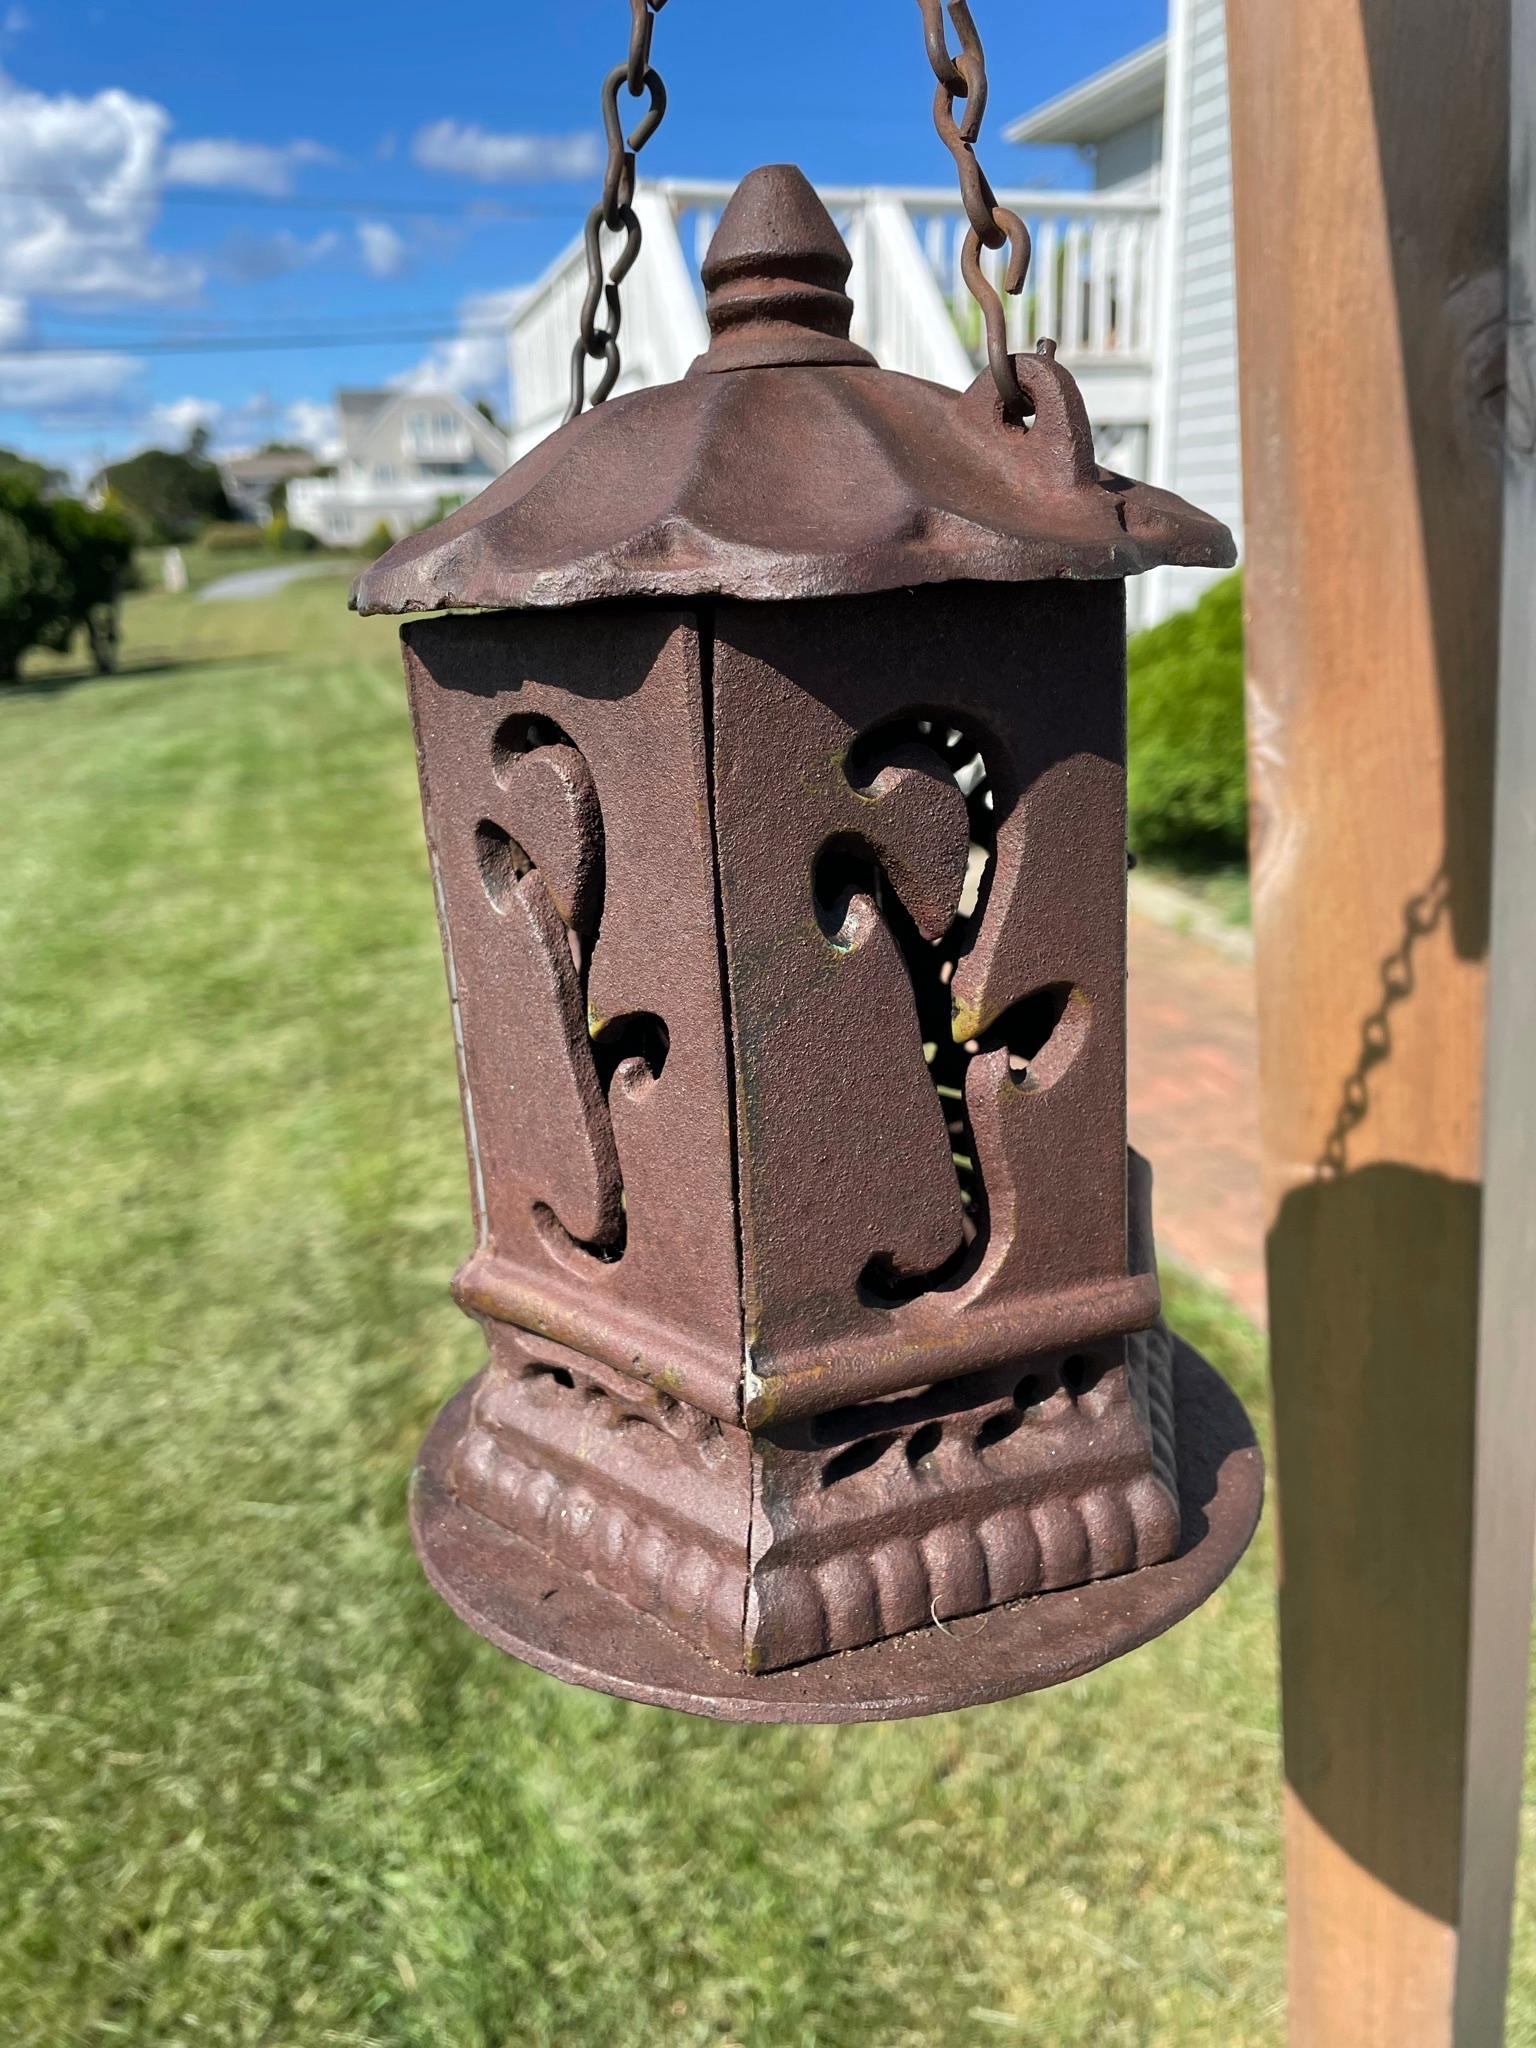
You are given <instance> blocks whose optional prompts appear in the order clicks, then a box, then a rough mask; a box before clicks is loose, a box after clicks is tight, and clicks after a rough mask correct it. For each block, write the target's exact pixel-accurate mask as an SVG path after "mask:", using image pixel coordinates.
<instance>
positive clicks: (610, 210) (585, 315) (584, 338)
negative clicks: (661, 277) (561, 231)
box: [565, 0, 667, 423]
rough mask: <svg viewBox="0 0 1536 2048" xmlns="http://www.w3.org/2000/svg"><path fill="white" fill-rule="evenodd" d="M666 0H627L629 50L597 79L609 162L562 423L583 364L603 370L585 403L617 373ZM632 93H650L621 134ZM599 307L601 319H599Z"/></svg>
mask: <svg viewBox="0 0 1536 2048" xmlns="http://www.w3.org/2000/svg"><path fill="white" fill-rule="evenodd" d="M666 4H667V0H629V6H630V14H631V17H632V18H631V21H630V28H629V56H628V57H627V58H626V60H625V61H624V63H622V64H616V65H615V66H614V68H613V69H612V71H610V72H609V74H608V76H607V77H606V78H605V79H604V80H603V128H604V131H605V132H606V134H607V137H608V168H607V171H606V173H605V174H604V177H603V196H602V198H601V199H599V201H598V202H597V204H596V206H594V207H593V209H592V211H591V212H590V213H589V214H588V215H587V232H586V245H587V295H586V298H585V299H584V300H583V301H582V307H581V332H580V335H579V336H578V338H577V342H576V346H575V348H574V349H573V350H572V352H571V402H570V405H569V406H568V407H567V408H566V414H565V417H566V421H567V423H569V422H570V421H571V420H573V419H575V418H576V417H577V415H578V414H579V413H580V412H581V410H582V407H583V406H584V405H586V404H587V403H588V402H589V401H588V399H587V364H588V362H589V361H590V362H600V363H602V365H603V374H602V376H601V377H600V378H599V379H598V383H597V389H596V390H595V391H594V392H593V393H592V397H591V400H590V403H591V404H593V405H601V404H602V402H603V400H604V399H605V398H607V396H608V395H609V393H610V392H611V391H612V390H613V387H614V385H615V384H616V383H617V382H618V380H619V325H620V321H621V319H622V317H623V309H622V307H621V306H620V304H619V286H620V285H621V284H622V283H623V282H624V280H625V278H626V277H628V275H629V273H630V271H631V270H633V269H634V267H635V258H636V257H637V256H638V255H639V254H640V222H639V219H638V217H637V216H636V213H635V158H636V157H637V156H638V155H639V153H640V151H641V150H642V149H644V147H645V145H646V144H647V143H648V142H649V141H650V139H651V137H652V136H653V135H654V134H655V133H656V130H657V129H658V128H659V127H660V126H661V117H662V115H663V114H665V112H666V111H667V89H666V87H665V86H664V85H663V84H662V82H661V75H660V73H659V72H657V71H656V70H654V69H653V68H652V65H651V34H652V31H653V30H654V28H655V26H656V16H657V15H658V14H659V13H660V12H661V10H662V8H663V7H665V6H666ZM621 88H623V89H626V90H627V91H628V92H629V94H630V95H631V97H632V98H634V99H641V98H644V97H647V96H648V97H649V99H650V105H649V106H648V107H647V108H646V110H645V112H644V113H643V114H642V115H641V117H640V119H639V121H638V123H637V124H636V125H635V127H634V128H632V129H631V130H630V132H629V134H628V135H626V134H625V133H624V122H623V118H622V116H621V115H620V113H619V92H620V89H621ZM604 228H606V229H607V230H608V232H609V234H611V235H619V234H622V235H623V237H624V246H623V248H622V249H621V250H620V251H619V253H618V256H617V257H616V258H615V260H614V262H613V265H612V267H611V268H609V269H608V270H607V272H606V274H605V271H604V265H603V230H604ZM599 308H601V309H602V310H603V315H604V317H603V320H602V322H601V324H599V321H598V311H599Z"/></svg>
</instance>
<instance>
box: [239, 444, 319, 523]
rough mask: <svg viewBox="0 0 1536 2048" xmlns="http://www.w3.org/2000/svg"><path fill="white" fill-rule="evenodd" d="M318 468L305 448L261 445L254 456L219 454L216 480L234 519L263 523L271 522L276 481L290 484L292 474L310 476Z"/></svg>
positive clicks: (317, 461)
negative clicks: (222, 490) (259, 450)
mask: <svg viewBox="0 0 1536 2048" xmlns="http://www.w3.org/2000/svg"><path fill="white" fill-rule="evenodd" d="M319 467H320V462H319V458H318V456H314V455H311V454H310V453H309V451H308V450H307V449H304V448H265V449H263V450H262V451H261V453H260V454H258V455H226V456H224V457H222V458H221V460H220V462H219V481H220V483H222V484H223V486H224V495H225V497H226V498H228V500H229V502H230V505H231V507H232V508H233V510H234V513H235V516H236V518H237V519H249V520H252V521H254V523H255V524H256V525H258V526H266V525H268V524H269V523H270V522H271V518H272V498H273V494H274V492H275V491H276V490H277V488H278V486H279V484H290V483H292V482H293V480H294V478H295V477H301V476H313V475H314V473H315V471H316V470H317V469H318V468H319Z"/></svg>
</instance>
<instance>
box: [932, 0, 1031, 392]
mask: <svg viewBox="0 0 1536 2048" xmlns="http://www.w3.org/2000/svg"><path fill="white" fill-rule="evenodd" d="M917 4H918V6H919V7H920V8H921V9H922V11H923V35H924V38H925V39H926V41H927V44H928V62H929V63H930V64H931V65H932V66H933V75H934V77H935V78H936V79H937V80H938V82H939V83H938V90H937V91H936V92H935V94H934V98H933V121H934V126H935V127H936V128H937V129H938V131H939V139H940V141H941V142H942V143H943V144H944V147H945V148H946V149H947V150H948V151H949V153H950V155H951V156H952V157H953V158H954V160H955V168H956V169H957V170H958V171H959V173H960V197H961V200H962V201H963V203H964V206H965V217H966V219H967V221H969V223H970V232H969V233H968V234H967V235H966V238H965V247H964V248H963V250H962V251H961V254H960V274H961V276H962V277H963V278H964V279H965V282H966V284H967V286H968V287H969V289H970V294H971V297H972V298H973V299H974V300H975V301H976V303H977V305H978V306H979V307H980V308H981V317H982V319H983V320H984V321H985V322H986V329H987V361H988V363H989V364H990V365H991V369H992V381H993V383H994V384H996V386H997V395H998V397H999V398H1001V400H1002V401H1003V410H1004V412H1005V413H1008V414H1009V415H1010V416H1013V417H1018V416H1020V415H1022V414H1023V413H1025V412H1027V411H1028V409H1029V400H1028V398H1027V397H1026V396H1025V394H1024V392H1023V391H1022V390H1021V389H1020V386H1019V380H1018V377H1017V375H1016V374H1015V372H1014V367H1013V356H1012V354H1011V352H1010V350H1009V347H1008V314H1007V310H1006V308H1005V307H1004V305H1003V302H1002V300H1001V299H1000V298H999V297H998V293H997V287H996V286H995V285H994V284H993V282H992V280H991V278H990V277H988V275H987V273H986V271H985V269H984V268H983V266H982V261H981V252H982V250H983V249H1001V248H1003V247H1004V246H1005V245H1006V246H1007V249H1008V265H1007V269H1006V271H1005V273H1004V277H1003V288H1004V290H1005V291H1007V292H1009V293H1015V292H1020V291H1022V290H1023V289H1024V279H1025V276H1026V275H1027V273H1028V270H1029V248H1030V244H1029V229H1028V228H1027V227H1025V225H1024V223H1023V221H1022V220H1020V218H1019V216H1018V215H1017V214H1016V213H1014V212H1012V211H1011V209H1010V208H1008V207H1006V206H999V205H998V203H997V194H996V193H995V192H994V191H993V190H992V187H991V184H990V183H989V181H988V178H987V174H986V172H985V171H984V170H983V169H982V167H981V165H980V163H979V162H978V161H977V157H976V139H977V137H978V136H979V135H980V134H981V122H982V116H983V115H984V114H985V113H986V111H987V59H986V53H985V51H984V50H983V49H982V47H981V37H980V35H979V34H978V32H977V28H976V24H975V22H974V21H972V19H971V10H970V7H969V6H968V5H967V0H947V4H948V8H949V18H950V20H951V21H952V22H953V23H954V25H955V33H956V35H958V36H959V38H960V54H959V56H957V57H955V56H951V55H950V50H949V41H948V38H947V36H946V34H945V31H944V7H945V4H946V0H917ZM956 100H964V102H965V111H964V114H963V115H962V117H961V118H960V119H959V120H958V121H957V120H956V118H955V102H956Z"/></svg>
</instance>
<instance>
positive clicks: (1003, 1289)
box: [406, 583, 1179, 1669]
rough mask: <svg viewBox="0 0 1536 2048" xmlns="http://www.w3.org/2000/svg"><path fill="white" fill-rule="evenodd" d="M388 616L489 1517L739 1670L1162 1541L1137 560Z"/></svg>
mask: <svg viewBox="0 0 1536 2048" xmlns="http://www.w3.org/2000/svg"><path fill="white" fill-rule="evenodd" d="M406 642H407V648H408V668H409V673H410V680H411V691H412V701H413V705H414V709H415V717H416V724H417V731H418V735H419V740H420V758H421V769H422V780H423V791H424V798H425V807H426V815H427V820H428V832H429V837H430V842H431V847H432V855H433V862H434V868H435V871H436V874H437V878H438V887H439V896H440V902H441V904H442V909H443V918H444V939H445V946H446V948H447V952H448V957H449V961H450V971H451V976H452V982H453V986H454V990H455V1002H456V1006H457V1011H458V1020H459V1037H460V1044H461V1047H462V1059H463V1084H464V1104H465V1124H466V1131H467V1134H468V1140H469V1148H470V1155H471V1160H472V1165H473V1174H472V1181H473V1191H474V1200H475V1205H476V1211H477V1220H478V1225H479V1239H480V1242H479V1246H478V1249H477V1250H476V1252H475V1254H474V1256H473V1257H472V1259H471V1260H470V1262H469V1264H468V1265H467V1266H466V1267H465V1269H464V1271H463V1272H462V1273H461V1275H460V1276H459V1281H458V1293H459V1298H460V1300H461V1301H462V1302H463V1304H464V1305H465V1306H466V1307H467V1308H469V1309H470V1310H471V1311H472V1312H473V1313H474V1314H476V1315H477V1316H479V1317H480V1318H481V1320H482V1321H483V1323H484V1325H485V1328H486V1331H487V1334H488V1337H489V1340H490V1351H491V1365H490V1368H489V1370H488V1372H487V1375H486V1377H485V1378H484V1380H483V1381H482V1382H481V1385H480V1388H479V1390H478V1393H477V1395H476V1399H475V1402H474V1406H473V1410H472V1412H471V1416H470V1419H469V1423H468V1427H467V1428H466V1430H465V1432H464V1435H463V1439H462V1442H461V1443H460V1445H459V1447H458V1450H457V1452H456V1455H455V1459H454V1464H453V1480H452V1483H453V1486H454V1490H455V1492H456V1494H457V1495H458V1497H459V1498H460V1499H461V1500H462V1501H463V1502H465V1503H466V1504H467V1505H468V1506H470V1507H472V1508H473V1509H475V1510H476V1511H477V1512H479V1513H481V1514H484V1515H486V1516H487V1517H488V1518H490V1519H492V1520H494V1521H496V1522H498V1523H500V1524H502V1525H503V1526H505V1527H507V1528H509V1529H512V1530H514V1531H515V1532H516V1533H518V1534H519V1535H521V1536H523V1537H524V1538H525V1539H527V1540H528V1541H530V1542H532V1543H534V1544H536V1545H540V1546H542V1547H545V1548H547V1549H549V1550H550V1551H551V1553H553V1554H555V1555H558V1556H559V1557H561V1558H562V1559H563V1560H565V1561H566V1562H567V1563H569V1564H572V1565H574V1566H576V1567H577V1568H579V1569H580V1570H582V1571H583V1572H586V1573H589V1574H590V1575H592V1576H593V1577H595V1578H596V1579H597V1580H598V1581H599V1582H600V1583H602V1584H604V1585H606V1586H608V1587H609V1588H610V1589H611V1590H612V1591H614V1592H615V1593H617V1594H619V1595H620V1596H621V1597H624V1598H626V1599H629V1600H631V1601H632V1602H633V1603H635V1604H637V1605H640V1606H643V1607H644V1608H646V1609H647V1611H650V1612H654V1613H656V1614H658V1615H660V1616H662V1617H664V1618H665V1619H666V1620H667V1622H668V1623H669V1624H670V1625H671V1626H672V1627H674V1628H676V1629H677V1630H679V1631H680V1632H681V1633H683V1634H684V1635H685V1636H686V1637H687V1638H688V1639H689V1640H691V1641H693V1642H695V1643H696V1644H697V1645H698V1647H700V1648H701V1649H704V1650H706V1651H708V1652H709V1654H711V1655H712V1656H714V1657H716V1658H719V1659H721V1660H723V1661H729V1662H732V1663H735V1664H739V1665H744V1666H745V1667H746V1668H748V1669H771V1668H773V1667H775V1666H778V1665H782V1664H786V1663H793V1662H798V1661H800V1660H802V1659H805V1658H808V1657H813V1656H819V1655H824V1654H826V1653H827V1652H829V1651H834V1650H843V1649H849V1648H853V1647H856V1646H858V1645H860V1644H862V1643H867V1642H869V1641H871V1640H874V1639H876V1638H878V1637H881V1636H886V1635H894V1634H899V1633H902V1632H904V1631H906V1630H908V1629H911V1628H914V1627H918V1626H920V1625H922V1624H923V1623H925V1622H927V1621H930V1620H931V1619H932V1618H933V1617H935V1616H937V1617H939V1618H941V1619H942V1618H946V1617H949V1616H953V1615H959V1614H966V1613H971V1612H974V1611H976V1610H978V1609H980V1608H984V1607H987V1606H989V1605H991V1604H994V1603H995V1602H998V1601H1003V1600H1011V1599H1016V1598H1018V1597H1021V1596H1023V1595H1026V1594H1031V1593H1037V1592H1043V1591H1047V1590H1050V1589H1053V1588H1058V1587H1061V1586H1064V1585H1071V1584H1074V1583H1078V1582H1080V1581H1082V1580H1084V1579H1088V1578H1095V1577H1101V1576H1104V1575H1106V1574H1108V1573H1114V1572H1122V1571H1127V1570H1131V1569H1133V1568H1134V1567H1136V1566H1138V1565H1144V1564H1149V1563H1155V1562H1158V1561H1160V1560H1161V1559H1163V1558H1166V1557H1167V1556H1169V1555H1171V1553H1172V1551H1173V1549H1174V1547H1175V1545H1176V1542H1177V1538H1178V1532H1179V1514H1178V1504H1177V1486H1176V1480H1175V1476H1174V1472H1173V1464H1172V1461H1173V1456H1174V1447H1173V1444H1172V1441H1171V1438H1170V1435H1169V1432H1168V1431H1167V1429H1166V1426H1165V1425H1166V1422H1167V1418H1168V1400H1167V1387H1166V1372H1167V1345H1166V1340H1165V1339H1163V1338H1162V1337H1161V1336H1160V1335H1158V1336H1153V1337H1150V1338H1149V1337H1148V1336H1147V1335H1146V1334H1145V1333H1146V1332H1147V1331H1148V1329H1149V1328H1150V1327H1152V1326H1153V1325H1155V1322H1156V1316H1157V1291H1156V1284H1155V1281H1154V1279H1153V1278H1152V1275H1151V1271H1150V1243H1149V1228H1148V1220H1147V1218H1146V1216H1145V1194H1144V1190H1142V1189H1140V1188H1138V1195H1139V1202H1138V1205H1137V1206H1138V1210H1139V1213H1138V1215H1137V1217H1136V1229H1135V1232H1134V1235H1135V1237H1136V1239H1137V1244H1136V1247H1135V1250H1136V1253H1139V1257H1138V1256H1133V1252H1132V1246H1131V1243H1130V1236H1131V1234H1132V1233H1130V1232H1129V1231H1128V1203H1127V1169H1126V1156H1127V1155H1126V1143H1125V1100H1124V1071H1125V1005H1124V994H1125V935H1124V921H1125V836H1124V812H1125V806H1124V765H1123V744H1124V740H1123V735H1124V651H1123V650H1124V621H1123V603H1122V593H1121V588H1120V586H1119V585H1118V584H1115V583H1107V584H1100V585H1079V586H1072V585H1066V584H1049V583H1041V584H1025V585H1020V586H1014V587H1009V586H987V585H971V584H949V585H942V586H939V587H938V588H936V589H932V590H925V591H917V592H906V593H899V594H895V595H889V596H883V597H879V598H844V599H827V600H817V601H811V602H804V603H800V604H785V605H777V606H771V607H767V606H749V605H731V604H722V605H718V606H716V607H712V608H711V609H710V610H708V611H692V612H680V611H667V610H660V609H642V608H639V607H615V608H612V609H608V610H604V611H603V612H602V613H600V614H599V613H578V614H573V615H567V616H560V617H554V618H530V617H529V616H527V615H524V614H516V613H506V614H502V615H499V616H493V617H489V618H475V619H464V618H452V619H442V620H433V621H430V622H426V623H423V624H421V625H417V626H412V627H408V628H407V629H406ZM957 1162H958V1164H957Z"/></svg>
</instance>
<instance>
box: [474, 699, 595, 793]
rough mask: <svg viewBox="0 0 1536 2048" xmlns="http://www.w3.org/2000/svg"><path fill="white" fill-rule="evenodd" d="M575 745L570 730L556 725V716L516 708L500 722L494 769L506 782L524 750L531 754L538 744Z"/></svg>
mask: <svg viewBox="0 0 1536 2048" xmlns="http://www.w3.org/2000/svg"><path fill="white" fill-rule="evenodd" d="M575 746H576V742H575V741H574V740H573V739H572V738H571V736H570V734H569V733H567V732H565V731H564V730H563V729H562V728H561V727H560V726H558V725H556V723H555V721H554V720H553V719H552V718H542V717H536V716H534V715H532V714H531V713H529V712H526V711H519V712H514V713H513V715H512V716H511V717H510V718H504V719H503V720H502V721H501V723H500V725H498V726H497V728H496V732H495V736H494V737H493V739H492V741H491V773H492V774H493V775H494V776H495V777H496V780H497V781H498V782H500V783H505V781H506V777H507V770H508V769H509V768H510V767H511V765H512V763H513V762H514V761H515V760H516V759H517V758H518V756H519V755H520V754H531V753H532V752H533V750H534V748H535V747H572V748H575ZM578 751H579V750H578Z"/></svg>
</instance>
